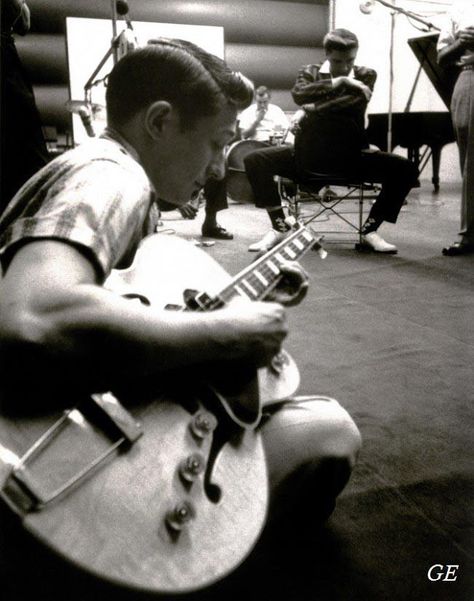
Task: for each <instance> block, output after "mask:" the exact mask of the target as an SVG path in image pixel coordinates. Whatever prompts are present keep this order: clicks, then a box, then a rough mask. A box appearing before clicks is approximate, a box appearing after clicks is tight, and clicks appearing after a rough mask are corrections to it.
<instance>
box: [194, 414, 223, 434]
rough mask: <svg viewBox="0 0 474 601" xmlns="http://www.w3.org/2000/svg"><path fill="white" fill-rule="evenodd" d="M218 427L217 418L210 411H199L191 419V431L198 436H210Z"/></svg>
mask: <svg viewBox="0 0 474 601" xmlns="http://www.w3.org/2000/svg"><path fill="white" fill-rule="evenodd" d="M216 427H217V419H216V418H215V417H214V415H212V413H209V411H198V412H197V413H196V414H195V415H194V416H193V419H192V420H191V424H190V428H191V432H192V433H193V434H194V435H195V436H196V437H197V438H205V437H206V436H209V434H211V433H212V432H213V431H214V430H215V429H216Z"/></svg>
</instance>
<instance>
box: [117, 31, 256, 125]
mask: <svg viewBox="0 0 474 601" xmlns="http://www.w3.org/2000/svg"><path fill="white" fill-rule="evenodd" d="M252 99H253V84H252V82H251V81H250V80H249V79H247V78H246V77H245V76H244V75H242V74H241V73H238V72H235V71H231V69H229V67H227V65H226V64H225V62H224V61H223V60H221V59H220V58H218V57H217V56H214V55H212V54H210V53H209V52H206V51H205V50H203V49H202V48H199V46H196V45H195V44H192V43H191V42H187V41H184V40H168V39H165V38H159V39H157V40H150V41H149V43H148V45H147V46H146V47H143V48H138V49H136V50H134V51H132V52H129V53H128V54H126V55H125V56H124V57H123V58H122V59H120V60H119V61H118V62H117V64H116V65H115V66H114V68H113V69H112V71H111V73H110V75H109V77H108V83H107V91H106V104H107V121H108V124H109V125H111V126H112V127H114V126H120V125H121V124H123V123H126V122H128V121H129V120H130V119H131V118H132V117H133V116H134V115H136V113H137V112H138V111H140V110H142V109H143V108H145V107H147V106H149V105H150V104H151V103H152V102H155V101H157V100H166V101H167V102H170V103H171V104H172V105H173V106H174V107H176V108H177V110H178V112H179V115H180V119H181V127H182V128H184V129H186V128H189V127H192V126H193V125H194V123H195V122H196V121H197V120H199V119H201V118H203V117H208V116H212V115H215V114H217V113H218V112H219V110H220V109H221V108H222V107H223V106H225V105H226V104H231V105H234V106H235V107H236V108H237V110H239V111H240V110H242V109H244V108H246V107H247V106H249V105H250V104H251V102H252Z"/></svg>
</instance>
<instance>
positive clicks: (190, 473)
mask: <svg viewBox="0 0 474 601" xmlns="http://www.w3.org/2000/svg"><path fill="white" fill-rule="evenodd" d="M204 466H205V464H204V457H203V456H202V455H200V454H199V453H193V454H192V455H189V457H186V459H184V460H183V461H182V462H181V465H180V466H179V474H180V476H181V477H182V478H184V480H186V481H187V482H193V481H194V480H196V478H197V477H198V476H199V474H200V473H201V472H203V471H204Z"/></svg>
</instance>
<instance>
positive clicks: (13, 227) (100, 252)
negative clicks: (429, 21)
mask: <svg viewBox="0 0 474 601" xmlns="http://www.w3.org/2000/svg"><path fill="white" fill-rule="evenodd" d="M158 217H159V211H158V207H157V206H156V203H155V202H154V194H153V191H152V188H151V184H150V182H149V180H148V177H147V175H146V173H145V171H144V170H143V168H142V167H141V165H140V163H139V162H138V156H137V155H136V153H135V151H134V149H133V148H131V147H130V145H129V144H127V143H126V142H125V140H123V139H122V138H121V137H120V136H119V135H118V134H117V133H116V132H111V131H110V130H109V131H108V132H107V131H106V133H105V134H104V135H103V136H102V137H100V138H97V139H94V140H91V141H89V142H86V143H84V144H82V145H81V146H78V147H77V148H75V149H73V150H71V151H69V152H66V153H64V154H63V155H61V156H59V157H57V158H56V159H54V160H53V161H52V162H51V163H49V164H48V165H46V167H44V168H43V169H41V170H40V171H39V172H38V173H37V174H36V175H34V176H33V177H32V178H31V179H30V180H29V181H28V182H27V183H26V184H25V185H24V186H23V187H22V188H21V189H20V190H19V191H18V193H17V194H16V195H15V197H14V198H13V199H12V201H11V202H10V204H9V205H8V207H7V208H6V210H5V212H4V213H3V215H2V217H1V219H0V261H1V264H2V268H3V269H4V270H5V269H6V268H7V266H8V263H9V261H10V260H11V257H12V255H13V254H14V251H15V249H17V248H18V247H19V245H21V244H24V243H25V242H28V241H31V240H37V239H56V240H62V241H65V242H67V243H69V244H72V245H74V246H75V247H77V248H79V249H80V250H81V251H82V252H83V253H85V254H86V256H87V257H88V258H89V260H91V261H92V263H93V264H94V267H95V269H96V271H97V273H98V275H99V278H100V279H101V280H102V281H103V280H104V279H105V278H106V277H107V276H108V274H109V273H110V271H111V270H112V269H113V268H115V267H125V266H127V265H129V264H130V263H131V260H132V259H133V256H134V254H135V251H136V248H137V246H138V244H139V242H140V241H141V240H142V238H144V237H145V236H146V235H148V234H150V233H152V232H153V231H155V228H156V225H157V223H158Z"/></svg>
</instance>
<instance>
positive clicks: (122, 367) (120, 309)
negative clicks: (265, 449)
mask: <svg viewBox="0 0 474 601" xmlns="http://www.w3.org/2000/svg"><path fill="white" fill-rule="evenodd" d="M168 260H172V259H170V258H168ZM286 334H287V326H286V321H285V312H284V309H283V307H282V306H281V305H280V304H277V303H263V302H253V303H244V302H241V303H235V304H231V305H230V306H229V307H227V308H225V309H221V310H217V311H212V312H208V313H193V312H173V311H164V310H157V309H154V308H150V307H146V306H142V305H140V304H139V303H136V302H132V301H130V300H126V299H124V298H122V297H120V296H119V295H117V294H115V293H113V292H111V291H108V290H106V289H104V288H102V287H101V286H99V285H97V283H96V275H95V271H94V268H93V266H92V263H90V262H89V261H88V259H87V258H86V257H85V256H83V255H82V254H81V253H80V252H79V251H78V250H77V249H76V248H74V247H72V246H70V245H68V244H66V243H63V242H59V241H37V242H32V243H29V244H27V245H25V246H24V247H22V248H21V249H20V250H18V251H17V253H16V254H15V256H14V258H13V260H12V262H11V264H10V266H9V268H8V271H7V273H6V275H5V277H4V279H3V281H2V282H1V289H0V343H1V347H2V353H6V354H7V355H6V356H9V358H10V359H11V358H12V353H13V355H16V356H17V359H18V361H21V365H22V369H24V372H25V373H29V372H30V367H31V368H34V366H35V364H36V363H37V362H38V361H39V362H40V363H41V365H42V366H43V368H44V369H45V370H46V371H47V372H49V371H50V373H45V374H44V377H45V378H48V377H49V376H52V374H53V373H54V371H55V370H57V369H58V362H57V361H56V360H58V359H60V362H59V363H60V365H61V366H63V367H64V368H65V369H66V370H67V372H68V374H70V375H71V377H72V378H74V379H75V378H77V381H78V382H81V383H84V380H87V378H90V379H91V382H90V386H92V387H94V384H95V382H94V377H95V376H94V373H97V378H98V379H100V382H101V386H102V387H103V386H105V387H107V388H113V387H114V384H115V383H117V381H118V383H120V380H130V379H135V378H139V377H141V376H151V375H153V374H160V373H162V372H163V371H166V370H169V369H174V368H177V367H182V366H187V365H193V364H201V363H205V362H211V361H213V360H219V361H226V360H233V359H243V358H246V359H249V360H251V361H253V362H255V364H256V365H264V364H267V363H268V361H269V360H270V358H271V357H272V356H273V355H274V354H275V353H276V352H278V350H279V349H280V346H281V342H282V340H283V339H284V338H285V336H286ZM4 356H5V355H4ZM105 358H106V360H105ZM29 362H30V365H28V363H29Z"/></svg>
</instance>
